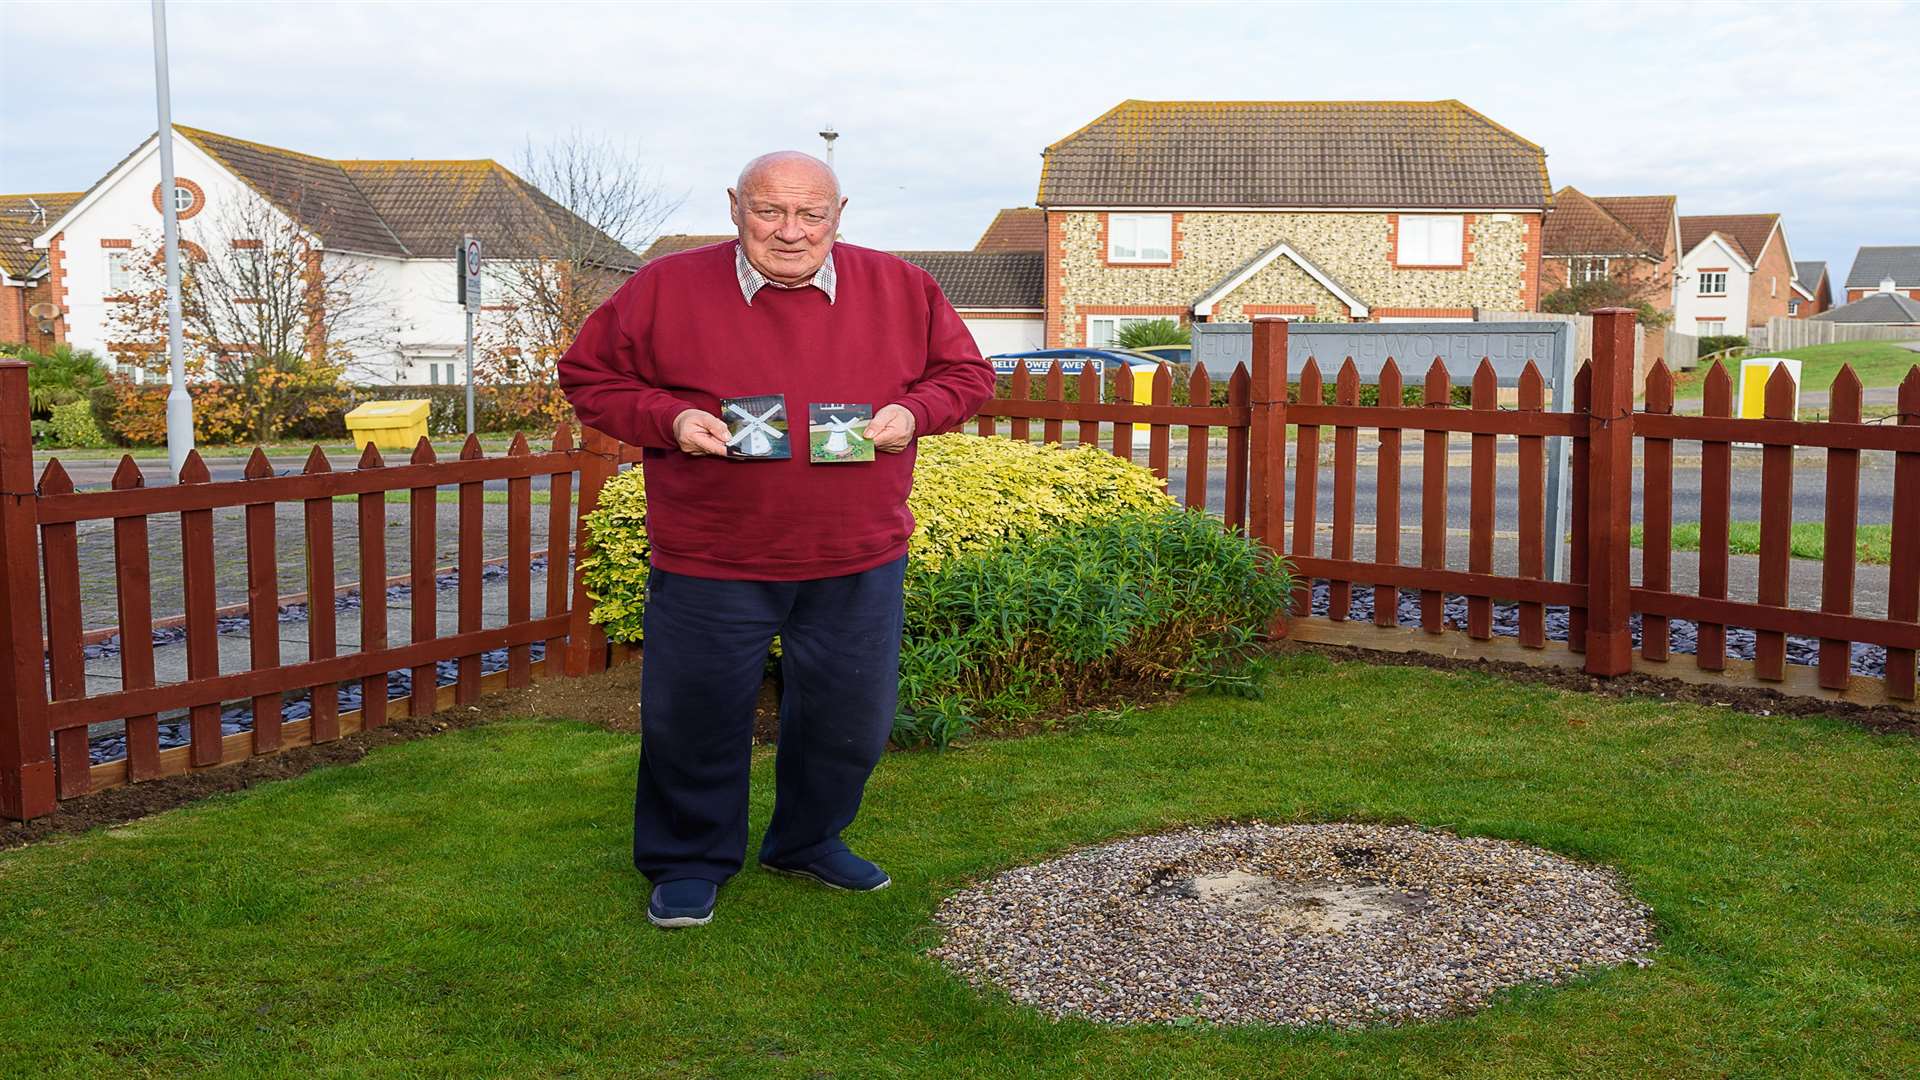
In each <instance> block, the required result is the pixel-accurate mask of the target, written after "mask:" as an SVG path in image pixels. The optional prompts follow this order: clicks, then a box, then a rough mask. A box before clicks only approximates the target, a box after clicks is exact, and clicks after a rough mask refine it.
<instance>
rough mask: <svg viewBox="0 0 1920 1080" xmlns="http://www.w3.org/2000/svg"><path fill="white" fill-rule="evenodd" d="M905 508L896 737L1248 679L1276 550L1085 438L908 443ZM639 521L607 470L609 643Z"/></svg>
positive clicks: (637, 560) (1273, 581)
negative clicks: (1124, 693)
mask: <svg viewBox="0 0 1920 1080" xmlns="http://www.w3.org/2000/svg"><path fill="white" fill-rule="evenodd" d="M909 506H910V507H911V508H912V510H913V512H914V516H915V517H916V518H917V519H918V521H919V528H918V530H916V532H915V534H914V538H913V540H912V541H911V542H910V544H909V548H908V570H907V588H906V604H907V632H906V641H905V643H904V646H903V653H902V659H901V706H900V716H899V721H898V723H897V725H896V728H895V732H894V736H895V741H896V742H899V743H900V744H902V745H921V744H932V745H936V746H943V745H946V744H947V743H948V742H951V741H952V740H953V739H955V738H957V737H960V736H961V735H964V734H965V733H966V732H968V731H970V730H973V729H974V728H975V727H976V726H979V725H986V726H988V727H996V726H1004V725H1008V724H1017V723H1019V722H1021V721H1024V720H1028V719H1031V718H1033V717H1035V716H1039V715H1042V714H1047V713H1051V712H1055V711H1058V710H1061V709H1070V708H1072V707H1075V706H1078V705H1081V704H1083V703H1085V702H1088V701H1090V700H1093V699H1095V698H1097V697H1099V696H1100V695H1101V694H1102V693H1103V692H1108V691H1112V690H1115V689H1122V688H1127V687H1134V686H1140V685H1145V684H1156V685H1176V686H1183V687H1203V686H1216V687H1225V688H1247V687H1250V686H1252V685H1253V680H1252V679H1251V678H1250V677H1248V675H1247V667H1248V664H1249V663H1251V662H1252V657H1253V655H1254V652H1253V643H1254V640H1255V638H1256V636H1257V635H1258V634H1259V633H1260V632H1261V631H1263V630H1264V629H1265V628H1266V626H1267V625H1268V624H1269V623H1270V622H1271V620H1272V618H1273V617H1274V615H1275V614H1276V613H1278V612H1279V611H1280V610H1282V608H1283V607H1284V605H1285V602H1286V595H1287V590H1288V588H1289V579H1288V577H1287V575H1286V571H1285V569H1284V565H1283V564H1279V563H1275V562H1273V561H1271V560H1270V559H1268V558H1267V557H1266V556H1265V555H1264V554H1262V553H1261V551H1260V549H1259V548H1258V547H1257V546H1256V545H1255V544H1253V543H1252V542H1251V541H1249V540H1247V539H1246V538H1245V537H1244V536H1242V535H1240V534H1238V533H1233V532H1228V531H1226V530H1225V529H1223V528H1222V527H1221V525H1220V523H1219V522H1218V521H1216V520H1214V519H1212V518H1211V517H1209V516H1207V515H1206V514H1204V513H1202V512H1199V511H1184V510H1181V509H1179V508H1178V507H1177V506H1176V505H1175V504H1174V502H1173V500H1172V499H1170V498H1168V496H1167V495H1166V493H1165V492H1164V491H1163V490H1162V489H1161V485H1160V482H1159V481H1158V480H1157V479H1156V478H1155V477H1154V476H1153V474H1152V473H1150V472H1148V471H1147V470H1146V469H1143V468H1141V467H1139V466H1137V465H1134V464H1132V463H1131V462H1126V461H1122V460H1120V459H1118V458H1115V457H1113V456H1112V455H1111V454H1107V453H1105V452H1102V451H1099V450H1096V449H1093V448H1091V447H1088V448H1078V449H1071V450H1069V449H1062V448H1056V447H1040V446H1028V445H1025V444H1021V443H1015V442H1012V441H1010V440H1006V439H983V438H979V437H976V436H971V435H940V436H933V437H929V438H926V439H922V440H921V441H920V451H919V460H918V463H917V467H916V469H915V474H914V491H913V495H912V498H911V499H910V501H909ZM645 520H646V493H645V489H644V487H643V482H642V479H641V474H640V470H638V469H630V470H628V471H626V472H623V473H621V474H619V475H618V476H616V477H614V478H613V479H612V480H610V481H608V482H607V484H606V485H605V486H604V487H603V488H602V489H601V492H600V503H599V506H598V508H597V509H596V510H595V511H594V512H593V513H592V514H589V515H588V516H587V519H586V527H587V530H588V539H589V551H588V555H587V557H586V558H585V559H584V560H583V561H582V563H581V570H582V573H583V575H584V577H585V581H586V587H587V593H588V595H589V596H591V597H592V598H593V600H594V609H593V612H592V616H591V618H592V620H593V622H595V623H597V624H599V625H600V626H602V627H603V628H604V629H605V630H606V633H607V636H608V637H609V638H611V639H612V640H615V641H624V642H635V641H639V640H640V638H641V632H642V616H643V614H644V611H645V605H646V579H647V570H648V566H647V557H648V551H649V549H648V546H647V539H646V529H645Z"/></svg>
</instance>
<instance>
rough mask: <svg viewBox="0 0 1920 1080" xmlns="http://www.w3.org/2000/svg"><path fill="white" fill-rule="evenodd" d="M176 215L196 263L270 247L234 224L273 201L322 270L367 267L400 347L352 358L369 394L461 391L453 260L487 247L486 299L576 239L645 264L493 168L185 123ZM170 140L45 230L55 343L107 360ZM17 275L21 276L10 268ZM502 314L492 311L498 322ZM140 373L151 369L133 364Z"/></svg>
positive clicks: (350, 373)
mask: <svg viewBox="0 0 1920 1080" xmlns="http://www.w3.org/2000/svg"><path fill="white" fill-rule="evenodd" d="M171 135H172V139H173V152H174V162H175V170H176V171H175V186H174V193H173V198H174V205H175V207H176V209H177V210H178V213H179V219H180V235H181V240H182V243H181V250H182V253H183V255H184V256H185V257H186V258H187V259H188V260H190V261H199V260H205V259H209V258H221V257H225V256H224V255H223V253H226V252H232V251H237V250H243V249H246V248H248V247H258V246H259V244H260V240H259V239H258V238H257V237H243V236H234V235H230V234H229V233H230V230H231V228H232V227H233V216H232V214H230V213H229V211H231V210H234V209H237V208H245V207H256V206H258V205H261V204H264V205H265V206H266V207H267V208H268V211H269V212H270V213H271V214H273V215H277V216H275V217H273V219H272V220H273V221H274V222H286V223H289V224H290V225H291V227H292V228H293V229H294V230H296V231H297V232H298V235H299V236H300V237H301V238H302V240H303V242H304V243H305V244H306V245H307V246H308V247H309V248H311V249H312V250H313V251H314V252H316V253H317V254H316V257H317V258H318V259H323V260H333V259H338V260H342V261H343V262H348V263H352V264H355V265H357V266H362V267H364V268H365V270H366V275H365V277H366V282H367V285H366V288H367V291H368V293H369V294H370V295H373V296H377V297H378V298H379V307H380V310H381V312H382V318H383V320H385V321H386V323H387V325H390V326H391V328H392V331H393V333H392V335H391V338H390V340H389V341H387V342H385V343H383V344H381V345H379V346H377V347H368V348H365V349H362V350H360V351H358V352H356V354H355V355H353V356H352V357H350V358H348V362H347V377H348V378H349V379H350V380H352V381H355V382H365V383H416V384H426V383H442V382H453V381H456V376H457V374H458V372H457V370H456V369H457V367H458V366H459V365H458V364H457V363H456V358H457V357H458V356H460V355H461V354H462V353H463V352H464V347H465V336H466V318H465V313H464V309H463V308H461V306H460V305H459V304H458V303H457V301H456V299H455V290H454V286H455V281H456V277H457V274H456V269H457V266H458V263H457V261H456V258H455V254H456V253H455V249H456V248H457V246H458V245H459V243H460V238H461V236H462V235H463V234H468V233H470V234H473V235H475V236H478V237H480V238H481V240H482V242H483V244H484V247H485V252H486V255H487V263H488V266H489V271H488V274H487V280H485V281H484V282H483V285H482V295H483V296H489V297H492V296H501V295H502V294H503V286H502V279H501V277H500V274H501V272H502V271H503V270H505V269H509V268H510V266H511V264H512V263H513V261H514V260H515V259H516V258H518V259H527V260H531V259H534V258H538V257H542V256H543V255H552V254H553V251H554V249H553V248H551V247H548V246H546V245H548V244H549V243H550V241H548V240H544V239H541V238H542V237H551V236H556V235H565V236H566V237H567V238H568V241H569V242H570V243H572V244H573V246H572V247H571V248H570V250H571V251H574V252H578V251H580V250H584V249H583V248H582V247H581V243H582V242H585V241H591V242H592V243H593V244H595V245H597V247H596V248H595V250H598V251H601V252H603V253H604V257H600V258H596V260H595V262H594V265H595V266H597V267H598V268H600V269H603V270H612V271H621V272H630V271H631V270H632V268H633V267H634V266H635V265H637V256H635V255H634V254H633V253H632V252H630V251H627V250H626V249H625V248H623V247H621V246H620V245H619V244H617V243H616V242H614V241H613V240H612V238H610V237H607V236H606V235H605V234H603V233H600V232H598V231H597V230H593V229H592V228H591V227H590V226H588V225H586V223H585V222H583V221H581V220H580V219H579V218H578V217H575V216H574V215H573V214H571V213H570V212H568V211H567V210H566V209H565V208H563V207H561V206H560V205H559V204H557V203H555V202H554V201H553V200H552V199H550V198H548V197H547V196H546V195H545V194H544V193H543V192H541V191H539V190H538V189H537V188H535V187H534V186H533V185H531V184H529V183H528V182H527V181H525V180H524V179H522V178H520V177H519V176H517V175H515V174H514V173H513V172H511V171H510V170H508V169H506V168H504V167H503V166H501V165H500V164H499V163H497V162H494V161H491V160H485V159H481V160H459V161H446V160H439V161H436V160H412V159H409V160H404V161H364V160H334V159H331V158H322V157H316V156H314V155H311V154H303V153H300V152H298V151H294V150H287V149H283V148H280V147H274V146H266V145H264V144H261V143H256V142H250V141H247V140H244V139H237V138H234V137H232V136H228V135H221V134H217V133H215V132H211V131H202V130H199V129H197V128H190V127H186V126H184V125H178V124H176V125H174V130H173V132H172V133H171ZM159 180H160V164H159V139H158V136H157V135H156V136H148V137H147V138H146V140H144V141H143V142H142V143H141V144H140V145H139V146H137V147H135V148H134V150H133V152H132V153H129V154H128V155H127V156H126V157H125V158H123V159H121V161H120V162H119V163H118V164H116V165H115V166H114V167H113V168H112V169H110V170H108V172H107V174H106V175H105V176H103V177H101V179H100V180H99V182H97V183H95V184H94V185H93V186H92V187H91V188H89V189H87V191H85V192H84V193H82V194H80V195H79V196H78V197H77V198H75V199H74V200H73V201H71V202H70V203H68V204H67V205H66V206H65V207H63V208H62V209H61V210H60V211H58V212H57V213H55V212H49V213H48V214H47V216H46V218H45V220H43V221H42V222H41V223H40V224H38V225H36V226H34V228H33V235H32V236H31V237H30V238H29V239H28V243H29V244H30V245H31V247H32V248H34V249H35V250H37V251H39V252H41V253H43V257H44V258H45V260H46V263H47V265H48V268H49V269H48V277H49V283H50V287H51V291H52V294H53V299H54V300H55V301H56V302H57V303H58V304H59V305H60V313H59V315H58V317H57V324H56V332H57V334H58V336H59V337H60V338H61V339H62V340H66V341H69V342H71V343H72V344H73V345H74V346H75V347H76V348H84V349H89V350H92V351H94V352H95V353H97V354H99V355H100V356H102V357H103V358H104V357H108V356H110V355H111V353H112V350H111V348H110V339H111V338H112V337H113V336H114V335H115V333H116V330H115V321H114V312H115V310H116V309H115V305H116V304H118V303H121V302H123V301H122V299H121V298H122V297H123V296H124V295H125V293H126V291H127V286H128V285H129V283H130V281H132V280H133V277H132V273H133V269H134V268H132V267H131V266H130V264H129V263H128V261H127V260H128V259H129V258H130V257H131V256H132V254H133V252H134V251H135V250H136V249H138V248H145V247H148V246H149V245H152V244H155V243H157V241H158V237H159V234H160V231H161V227H162V221H161V209H160V208H161V199H162V192H161V190H160V183H159ZM9 275H10V276H11V271H9ZM495 310H498V309H497V308H486V309H483V313H482V319H483V325H484V320H485V318H486V317H487V315H486V312H488V311H495ZM128 370H129V371H130V372H132V373H135V374H136V377H137V373H138V372H139V368H137V367H131V366H130V367H129V369H128Z"/></svg>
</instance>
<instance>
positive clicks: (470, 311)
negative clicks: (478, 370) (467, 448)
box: [467, 304, 473, 435]
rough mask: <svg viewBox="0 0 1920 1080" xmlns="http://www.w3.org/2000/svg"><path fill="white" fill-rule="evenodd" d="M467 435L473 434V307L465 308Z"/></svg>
mask: <svg viewBox="0 0 1920 1080" xmlns="http://www.w3.org/2000/svg"><path fill="white" fill-rule="evenodd" d="M467 434H469V435H471V434H473V306H472V305H471V304H469V305H468V306H467Z"/></svg>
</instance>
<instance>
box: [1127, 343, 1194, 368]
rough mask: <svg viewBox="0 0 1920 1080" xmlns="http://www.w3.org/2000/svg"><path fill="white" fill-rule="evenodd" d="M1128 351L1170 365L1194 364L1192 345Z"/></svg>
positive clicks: (1147, 347) (1155, 346) (1162, 346)
mask: <svg viewBox="0 0 1920 1080" xmlns="http://www.w3.org/2000/svg"><path fill="white" fill-rule="evenodd" d="M1127 351H1128V352H1135V353H1139V354H1141V355H1142V356H1151V357H1153V358H1154V359H1155V360H1162V361H1165V362H1166V363H1169V364H1187V365H1190V364H1192V363H1193V346H1191V345H1142V346H1140V347H1139V348H1137V349H1128V350H1127Z"/></svg>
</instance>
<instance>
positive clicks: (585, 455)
mask: <svg viewBox="0 0 1920 1080" xmlns="http://www.w3.org/2000/svg"><path fill="white" fill-rule="evenodd" d="M619 467H620V443H619V442H618V441H617V440H615V439H614V438H613V437H612V436H611V435H603V434H601V433H600V432H598V431H595V430H594V429H592V428H582V429H581V440H580V507H579V512H578V515H577V516H576V518H575V520H576V521H577V522H578V524H577V525H576V526H575V530H574V552H573V610H572V612H570V613H569V618H568V621H567V674H568V675H585V674H587V673H588V672H593V671H601V670H604V669H605V668H606V666H607V665H606V644H607V637H606V633H605V632H604V631H602V630H601V629H600V628H599V627H597V626H594V625H593V624H591V623H589V622H588V621H587V616H588V615H590V614H591V613H592V611H593V604H592V603H591V602H590V601H589V600H588V598H587V578H586V574H585V573H583V572H582V570H581V568H580V564H581V563H583V562H585V561H586V558H587V515H588V514H591V513H593V512H594V511H595V510H596V509H598V508H599V506H600V488H601V485H603V484H605V483H606V482H607V481H608V480H611V479H613V474H614V472H615V471H616V470H618V469H619ZM553 572H554V563H553V560H552V558H551V556H549V558H548V561H547V573H549V574H551V573H553Z"/></svg>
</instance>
